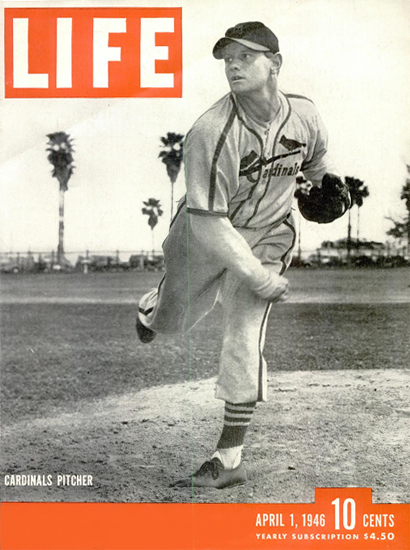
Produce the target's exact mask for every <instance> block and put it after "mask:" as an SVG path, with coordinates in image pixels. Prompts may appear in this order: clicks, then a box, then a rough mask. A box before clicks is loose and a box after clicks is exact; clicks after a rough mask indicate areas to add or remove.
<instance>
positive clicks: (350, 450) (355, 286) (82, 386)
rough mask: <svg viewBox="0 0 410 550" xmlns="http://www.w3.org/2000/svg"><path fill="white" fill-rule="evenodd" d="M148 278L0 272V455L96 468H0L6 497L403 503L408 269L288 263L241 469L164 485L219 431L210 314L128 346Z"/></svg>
mask: <svg viewBox="0 0 410 550" xmlns="http://www.w3.org/2000/svg"><path fill="white" fill-rule="evenodd" d="M160 277H161V274H159V273H124V274H119V273H118V274H116V273H106V274H90V275H88V276H83V275H80V274H72V275H61V274H59V275H36V276H6V277H2V278H0V283H1V302H2V303H1V340H2V384H1V385H2V403H1V404H2V434H1V436H2V453H1V469H2V471H3V472H4V473H8V474H13V473H16V474H19V473H33V474H43V475H46V474H50V475H52V476H54V477H55V476H56V475H57V474H59V473H67V474H69V473H73V474H76V473H87V474H91V475H92V476H93V479H94V483H93V487H59V486H57V484H54V485H52V486H50V487H48V486H47V487H41V486H40V487H35V486H33V487H6V486H4V483H2V479H3V477H2V476H0V488H1V491H2V497H1V498H2V499H3V500H8V501H21V500H24V501H28V502H31V501H34V502H41V501H64V502H79V501H81V502H82V501H87V502H192V501H195V502H285V503H288V502H312V501H313V499H314V489H315V487H351V486H356V487H372V489H373V499H374V502H376V503H378V502H391V503H392V502H408V501H409V499H410V486H409V483H408V471H407V470H408V456H409V452H410V449H409V443H408V438H407V437H406V435H407V432H408V418H409V415H410V409H409V407H408V403H409V391H410V380H409V375H408V366H409V364H410V346H409V313H410V307H409V304H410V293H409V270H408V269H394V270H393V269H392V270H377V271H376V270H374V271H373V270H340V271H326V270H312V271H310V270H294V271H292V270H291V271H290V272H289V279H290V282H291V288H292V295H291V299H290V300H289V301H288V302H286V303H284V304H280V305H278V306H276V307H275V308H274V309H273V311H272V315H271V317H270V321H269V326H268V332H267V340H266V347H265V356H266V359H267V362H268V368H269V373H268V374H269V376H268V395H269V398H268V402H267V403H264V404H263V405H260V406H258V407H257V410H256V413H255V415H254V418H253V420H252V425H251V428H250V430H249V436H248V438H247V445H246V447H245V452H244V462H245V465H246V469H247V471H248V477H249V481H248V483H247V484H246V485H245V486H243V487H239V488H234V489H232V490H226V491H200V490H198V491H195V494H194V493H193V492H191V490H190V489H187V490H185V491H184V490H175V489H171V488H169V483H170V482H171V481H175V479H178V478H180V477H182V476H185V475H187V474H188V472H190V471H191V470H192V468H195V469H196V468H197V467H198V466H199V465H200V464H201V463H202V462H203V460H204V459H206V458H207V457H209V456H210V453H212V451H213V448H214V445H215V442H216V441H217V438H218V437H219V432H220V427H221V421H222V410H223V404H222V403H221V402H220V401H218V400H216V399H214V397H213V387H214V383H215V378H214V377H215V375H216V374H217V369H218V355H219V350H220V324H219V315H218V310H217V309H216V310H215V311H213V312H212V313H211V314H210V316H209V317H208V318H207V319H205V320H204V321H202V322H201V323H199V324H198V325H197V326H196V327H195V328H194V329H193V331H192V332H191V334H190V342H188V337H187V336H186V335H183V336H178V337H164V336H158V337H157V338H156V339H155V340H154V342H153V343H152V344H151V345H149V346H146V345H142V344H140V343H139V341H138V339H137V337H136V334H135V331H134V323H135V314H136V308H137V299H138V296H140V295H141V294H142V293H143V292H145V291H146V290H147V289H149V288H150V287H152V286H154V285H155V284H156V283H157V282H158V280H159V279H160ZM189 351H190V353H191V357H192V360H191V361H190V360H189ZM406 369H407V370H406Z"/></svg>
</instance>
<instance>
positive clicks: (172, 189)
mask: <svg viewBox="0 0 410 550" xmlns="http://www.w3.org/2000/svg"><path fill="white" fill-rule="evenodd" d="M173 218H174V184H173V183H172V182H171V222H172V220H173Z"/></svg>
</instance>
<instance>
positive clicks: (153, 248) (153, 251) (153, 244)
mask: <svg viewBox="0 0 410 550" xmlns="http://www.w3.org/2000/svg"><path fill="white" fill-rule="evenodd" d="M151 231H152V257H153V258H154V253H155V239H154V230H153V229H151Z"/></svg>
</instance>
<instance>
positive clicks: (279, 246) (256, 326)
mask: <svg viewBox="0 0 410 550" xmlns="http://www.w3.org/2000/svg"><path fill="white" fill-rule="evenodd" d="M190 215H192V214H190ZM190 215H188V214H187V213H186V212H185V208H184V204H182V206H181V207H180V210H179V212H178V213H177V215H176V216H175V218H174V221H173V223H172V225H171V228H170V232H169V235H168V237H167V238H166V240H165V241H164V244H163V249H164V257H165V268H166V272H165V275H164V277H163V279H162V281H161V283H160V284H159V286H158V289H153V290H151V291H150V292H148V293H147V294H145V295H144V296H143V297H142V298H141V300H140V303H139V315H140V319H141V321H142V322H143V323H144V324H145V325H146V326H147V327H149V328H151V329H152V330H154V331H155V332H158V333H162V334H173V333H181V332H187V331H189V330H190V329H191V328H192V327H193V326H194V325H195V324H196V323H197V322H198V321H199V320H200V319H202V318H203V317H204V316H205V315H206V314H207V313H209V312H210V311H211V310H212V308H213V307H214V306H215V304H216V302H218V301H219V302H220V303H221V305H222V312H223V313H222V323H223V331H222V334H223V340H222V351H221V356H220V366H219V376H218V379H217V383H216V397H217V398H219V399H223V400H225V401H229V402H230V403H246V402H253V401H266V390H267V368H266V361H265V359H264V357H263V348H264V344H265V333H266V325H267V321H268V316H269V312H270V308H271V304H269V303H268V302H266V301H265V300H263V299H261V298H259V297H258V296H257V295H256V294H255V293H254V292H252V291H251V290H250V289H249V288H248V287H247V285H246V284H245V283H244V282H243V281H242V280H240V279H239V278H238V277H237V276H236V275H235V274H233V273H232V272H231V271H229V270H226V269H225V268H224V266H223V264H222V263H219V262H218V261H216V260H215V259H213V258H212V257H210V255H209V254H208V253H207V252H206V251H205V250H204V249H203V246H202V245H201V244H200V243H199V242H198V241H197V239H196V238H195V236H194V235H193V233H192V231H191V229H190V226H189V216H190ZM236 229H237V231H239V233H240V234H241V235H242V236H243V237H244V239H245V240H246V241H247V242H248V244H249V246H250V247H251V249H252V251H253V254H254V255H255V256H256V257H257V258H259V259H260V260H261V261H262V263H263V264H264V265H265V267H266V268H268V269H269V270H272V271H274V272H275V273H280V274H282V273H284V272H285V270H286V269H287V267H288V265H289V263H290V260H291V253H292V249H293V246H294V244H295V236H296V233H295V229H294V224H293V220H292V217H291V216H289V217H288V218H287V219H286V220H284V221H283V222H282V223H280V224H279V225H272V226H271V227H265V228H263V229H258V230H254V229H242V228H236Z"/></svg>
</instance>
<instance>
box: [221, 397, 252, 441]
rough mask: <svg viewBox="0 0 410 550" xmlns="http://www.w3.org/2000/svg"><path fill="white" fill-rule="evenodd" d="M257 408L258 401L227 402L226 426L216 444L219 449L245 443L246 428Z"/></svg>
mask: <svg viewBox="0 0 410 550" xmlns="http://www.w3.org/2000/svg"><path fill="white" fill-rule="evenodd" d="M255 408H256V402H254V403H236V404H234V403H228V402H225V418H224V427H223V430H222V434H221V437H220V439H219V441H218V445H217V446H216V447H217V449H228V448H229V447H239V446H240V445H243V442H244V439H245V434H246V430H247V429H248V426H249V424H250V421H251V417H252V413H253V411H254V410H255Z"/></svg>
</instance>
